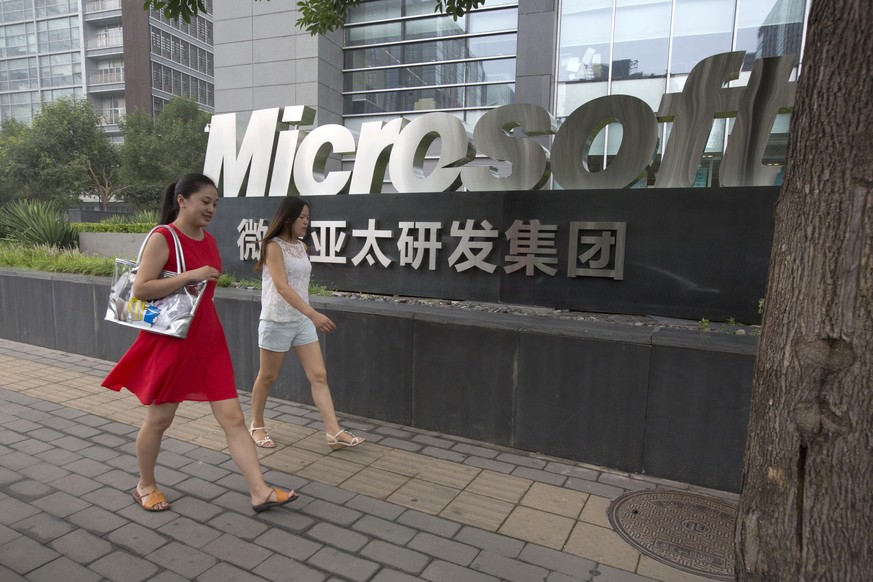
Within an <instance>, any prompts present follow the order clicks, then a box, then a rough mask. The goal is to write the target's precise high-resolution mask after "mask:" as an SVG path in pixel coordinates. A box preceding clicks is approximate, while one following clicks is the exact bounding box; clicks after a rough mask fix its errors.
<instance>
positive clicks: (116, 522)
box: [67, 506, 130, 535]
mask: <svg viewBox="0 0 873 582" xmlns="http://www.w3.org/2000/svg"><path fill="white" fill-rule="evenodd" d="M67 520H68V521H70V522H71V523H74V524H76V525H77V526H79V527H81V528H84V529H86V530H88V531H91V532H94V533H95V534H98V535H103V534H107V533H109V532H111V531H113V530H116V529H118V528H120V527H121V526H123V525H125V524H127V523H130V522H129V521H128V520H126V519H124V518H123V517H119V516H118V515H117V514H115V513H113V512H110V511H106V510H105V509H103V508H102V507H96V506H91V507H87V508H85V509H83V510H82V511H78V512H76V513H74V514H72V515H70V516H67Z"/></svg>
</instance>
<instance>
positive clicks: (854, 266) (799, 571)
mask: <svg viewBox="0 0 873 582" xmlns="http://www.w3.org/2000/svg"><path fill="white" fill-rule="evenodd" d="M871 31H873V2H871V0H812V11H811V13H810V18H809V25H808V32H807V43H806V52H805V57H804V63H803V68H802V71H801V76H800V79H799V81H798V92H797V99H796V106H795V109H794V114H793V117H792V120H791V131H790V138H789V147H788V160H787V166H786V173H785V181H784V183H783V186H782V192H781V194H780V198H779V201H778V202H777V204H776V230H775V235H774V243H773V253H772V259H771V263H770V274H769V279H768V285H767V292H766V298H765V303H764V319H763V333H762V336H761V342H760V345H759V352H758V360H757V363H756V367H755V377H754V382H753V388H752V402H751V408H750V418H749V434H748V441H747V445H746V455H745V463H744V468H743V485H742V491H741V495H740V506H739V516H738V520H737V530H736V557H737V564H736V571H737V578H738V579H740V580H767V581H773V580H776V581H781V580H785V581H791V582H794V581H813V580H815V581H819V580H835V581H837V580H838V581H840V582H846V581H856V580H857V581H862V580H873V527H871V524H870V520H871V517H873V380H871V378H873V341H871V339H873V194H871V190H873V32H871Z"/></svg>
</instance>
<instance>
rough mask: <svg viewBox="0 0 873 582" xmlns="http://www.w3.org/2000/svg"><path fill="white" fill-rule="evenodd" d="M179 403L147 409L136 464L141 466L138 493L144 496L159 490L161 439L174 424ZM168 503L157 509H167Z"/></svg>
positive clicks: (141, 429)
mask: <svg viewBox="0 0 873 582" xmlns="http://www.w3.org/2000/svg"><path fill="white" fill-rule="evenodd" d="M177 408H179V404H178V403H177V402H169V403H167V404H152V405H150V406H148V407H147V408H146V416H145V420H143V422H142V426H140V428H139V432H138V433H137V435H136V462H137V465H138V466H139V483H137V486H136V491H137V493H138V494H139V495H140V496H142V495H144V494H146V493H148V492H150V491H153V490H155V489H157V486H158V485H157V481H156V480H155V464H156V463H157V462H158V453H160V452H161V439H162V438H163V436H164V431H166V430H167V429H168V428H170V425H171V424H173V418H175V416H176V409H177ZM166 507H168V504H167V503H164V502H162V503H159V504H157V505H156V506H155V509H165V508H166Z"/></svg>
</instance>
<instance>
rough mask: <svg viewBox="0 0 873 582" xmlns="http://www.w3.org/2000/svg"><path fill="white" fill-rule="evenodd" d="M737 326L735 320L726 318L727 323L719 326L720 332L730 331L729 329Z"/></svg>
mask: <svg viewBox="0 0 873 582" xmlns="http://www.w3.org/2000/svg"><path fill="white" fill-rule="evenodd" d="M736 324H737V320H736V319H734V318H733V317H728V318H727V321H725V322H724V323H722V324H721V330H722V331H730V328H731V327H732V326H734V325H736Z"/></svg>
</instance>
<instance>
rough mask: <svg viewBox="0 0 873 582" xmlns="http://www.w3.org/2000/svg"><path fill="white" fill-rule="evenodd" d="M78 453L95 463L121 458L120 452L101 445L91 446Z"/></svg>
mask: <svg viewBox="0 0 873 582" xmlns="http://www.w3.org/2000/svg"><path fill="white" fill-rule="evenodd" d="M76 452H77V454H79V455H82V456H83V457H85V458H88V459H92V460H94V461H108V460H110V459H114V458H116V457H118V456H119V453H118V451H116V450H113V449H110V448H107V447H102V446H100V445H91V446H90V447H86V448H84V449H80V450H78V451H76Z"/></svg>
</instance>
